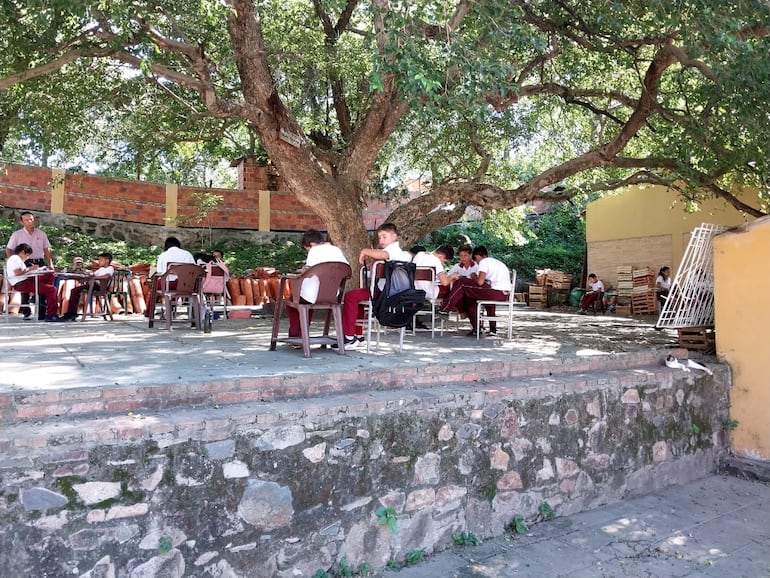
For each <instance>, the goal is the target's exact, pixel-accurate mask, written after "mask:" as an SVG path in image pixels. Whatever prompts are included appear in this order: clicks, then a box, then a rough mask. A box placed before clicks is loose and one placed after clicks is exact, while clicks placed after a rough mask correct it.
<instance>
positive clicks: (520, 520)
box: [508, 514, 529, 534]
mask: <svg viewBox="0 0 770 578" xmlns="http://www.w3.org/2000/svg"><path fill="white" fill-rule="evenodd" d="M508 529H509V530H510V531H511V532H513V533H514V534H526V533H527V532H529V528H527V526H526V525H525V524H524V516H522V515H521V514H516V515H515V516H514V517H513V520H511V523H510V524H508Z"/></svg>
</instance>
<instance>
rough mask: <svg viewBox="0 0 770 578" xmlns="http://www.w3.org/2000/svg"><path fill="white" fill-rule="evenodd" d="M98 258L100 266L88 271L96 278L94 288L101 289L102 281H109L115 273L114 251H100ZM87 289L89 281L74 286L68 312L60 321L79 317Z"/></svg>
mask: <svg viewBox="0 0 770 578" xmlns="http://www.w3.org/2000/svg"><path fill="white" fill-rule="evenodd" d="M97 260H98V263H99V268H98V269H97V270H96V271H94V272H88V273H87V274H88V275H90V276H91V277H93V279H94V290H97V289H99V288H100V287H101V283H109V281H110V278H111V277H112V275H113V274H114V273H115V268H114V267H113V266H112V253H100V254H99V257H98V259H97ZM87 290H88V283H83V284H82V285H78V286H77V287H73V288H72V292H71V293H70V302H69V306H68V308H67V313H66V314H64V315H62V316H61V318H60V321H74V320H75V319H77V316H78V305H79V304H80V295H81V293H83V291H87ZM85 307H88V304H86V305H85Z"/></svg>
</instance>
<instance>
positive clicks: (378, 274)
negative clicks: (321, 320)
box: [356, 261, 406, 353]
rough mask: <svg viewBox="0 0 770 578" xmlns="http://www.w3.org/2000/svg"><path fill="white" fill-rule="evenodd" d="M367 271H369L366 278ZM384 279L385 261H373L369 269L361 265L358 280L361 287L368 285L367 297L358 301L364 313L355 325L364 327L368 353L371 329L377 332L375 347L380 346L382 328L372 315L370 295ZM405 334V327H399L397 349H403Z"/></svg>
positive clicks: (375, 292) (375, 291)
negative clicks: (363, 317)
mask: <svg viewBox="0 0 770 578" xmlns="http://www.w3.org/2000/svg"><path fill="white" fill-rule="evenodd" d="M367 273H369V275H368V278H367ZM382 279H385V261H375V262H374V263H372V268H371V270H367V269H366V268H365V267H361V270H360V282H361V287H367V286H368V287H369V299H367V300H365V301H360V302H359V305H362V306H363V307H364V312H365V313H366V318H365V319H359V320H358V321H356V325H362V326H365V327H366V352H367V353H369V349H370V344H371V342H372V331H374V332H376V333H377V348H378V349H379V347H380V332H381V331H383V330H384V328H383V327H382V325H380V322H379V321H377V318H376V317H375V316H374V308H373V307H372V299H371V296H372V295H376V294H377V292H378V291H379V288H378V286H377V283H378V282H379V281H380V280H382ZM405 334H406V327H401V328H400V329H399V336H398V351H399V352H401V351H403V349H404V335H405Z"/></svg>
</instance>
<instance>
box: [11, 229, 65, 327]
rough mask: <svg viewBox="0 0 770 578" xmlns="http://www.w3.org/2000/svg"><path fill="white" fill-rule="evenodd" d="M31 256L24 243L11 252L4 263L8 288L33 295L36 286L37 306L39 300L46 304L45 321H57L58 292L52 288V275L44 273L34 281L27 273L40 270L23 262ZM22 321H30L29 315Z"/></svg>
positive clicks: (36, 266) (30, 248)
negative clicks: (43, 300)
mask: <svg viewBox="0 0 770 578" xmlns="http://www.w3.org/2000/svg"><path fill="white" fill-rule="evenodd" d="M30 255H32V247H30V246H29V245H27V244H26V243H19V244H18V245H16V247H15V248H14V250H13V254H12V255H11V256H10V257H8V261H6V262H5V278H6V280H7V283H8V286H9V287H12V288H13V289H14V290H15V291H21V292H24V293H31V294H35V287H36V286H37V292H38V296H37V299H38V306H40V305H41V304H40V298H41V297H43V298H45V303H46V314H45V320H46V321H59V316H58V315H57V313H58V311H59V301H58V300H57V299H56V296H57V294H58V291H57V290H56V287H54V286H53V274H51V273H46V274H44V275H41V276H40V277H38V279H37V284H36V283H35V279H34V277H33V276H31V275H30V274H29V273H30V272H32V271H36V270H38V269H39V268H40V266H39V265H30V266H27V265H26V263H25V261H26V260H27V259H29V258H30ZM24 319H31V315H30V314H25V315H24Z"/></svg>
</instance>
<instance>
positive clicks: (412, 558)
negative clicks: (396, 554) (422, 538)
mask: <svg viewBox="0 0 770 578" xmlns="http://www.w3.org/2000/svg"><path fill="white" fill-rule="evenodd" d="M426 554H427V552H425V550H423V549H422V548H420V549H419V550H410V551H409V552H407V553H406V565H407V566H415V565H417V564H419V563H420V562H423V561H425V555H426Z"/></svg>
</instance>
